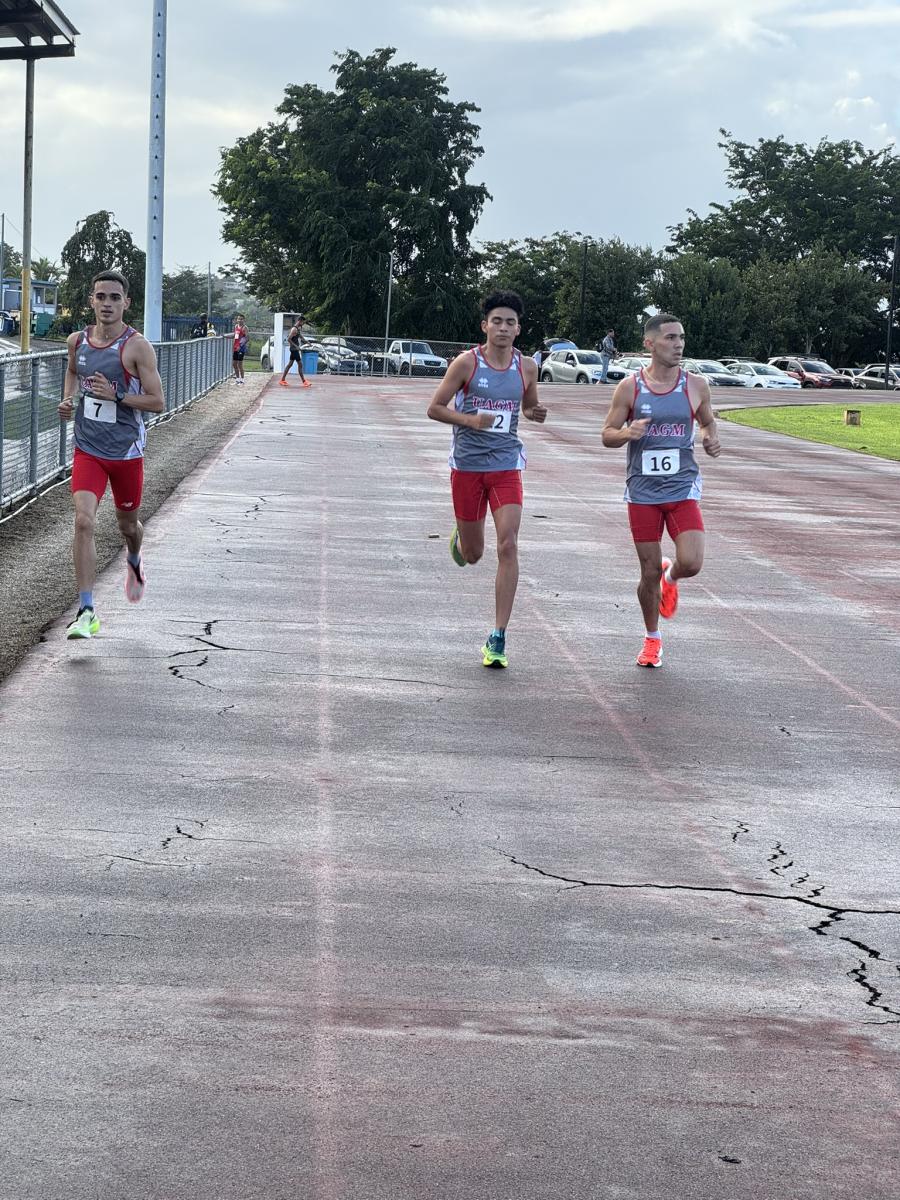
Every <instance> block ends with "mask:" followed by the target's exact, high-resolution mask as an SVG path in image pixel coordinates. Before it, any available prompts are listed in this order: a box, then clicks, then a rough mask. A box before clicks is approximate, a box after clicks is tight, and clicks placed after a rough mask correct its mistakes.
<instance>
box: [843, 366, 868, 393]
mask: <svg viewBox="0 0 900 1200" xmlns="http://www.w3.org/2000/svg"><path fill="white" fill-rule="evenodd" d="M865 369H866V368H865V367H838V369H837V373H838V375H843V376H844V378H845V379H846V380H847V382H848V383H849V384H850V386H851V387H852V388H858V387H859V386H860V384H859V383H858V382H857V379H858V376H860V375H862V373H863V371H864V370H865Z"/></svg>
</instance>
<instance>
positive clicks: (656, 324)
mask: <svg viewBox="0 0 900 1200" xmlns="http://www.w3.org/2000/svg"><path fill="white" fill-rule="evenodd" d="M680 324H681V317H673V316H672V314H671V313H657V314H656V316H655V317H651V318H650V320H649V321H645V322H644V337H646V336H647V335H648V334H650V333H656V331H657V329H662V327H663V325H680Z"/></svg>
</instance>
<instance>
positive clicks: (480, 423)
mask: <svg viewBox="0 0 900 1200" xmlns="http://www.w3.org/2000/svg"><path fill="white" fill-rule="evenodd" d="M496 417H497V414H496V413H492V412H479V413H475V424H474V425H473V426H472V428H473V429H493V427H494V421H495V419H496Z"/></svg>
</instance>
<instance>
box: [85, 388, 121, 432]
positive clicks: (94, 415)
mask: <svg viewBox="0 0 900 1200" xmlns="http://www.w3.org/2000/svg"><path fill="white" fill-rule="evenodd" d="M84 415H85V416H86V417H87V419H88V420H89V421H99V422H100V423H101V424H102V425H115V423H116V402H115V400H101V399H100V397H99V396H92V395H90V393H85V397H84Z"/></svg>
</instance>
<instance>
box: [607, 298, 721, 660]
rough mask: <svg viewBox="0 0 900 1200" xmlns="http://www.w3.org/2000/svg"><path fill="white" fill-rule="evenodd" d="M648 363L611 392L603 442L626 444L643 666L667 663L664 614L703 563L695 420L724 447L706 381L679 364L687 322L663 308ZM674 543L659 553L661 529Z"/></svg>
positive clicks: (651, 333)
mask: <svg viewBox="0 0 900 1200" xmlns="http://www.w3.org/2000/svg"><path fill="white" fill-rule="evenodd" d="M644 345H645V346H646V348H647V349H648V350H649V351H650V366H649V368H645V369H642V370H641V371H639V372H638V373H637V374H636V375H631V376H626V377H625V378H624V379H623V380H622V381H621V382H620V383H619V384H618V385H617V386H616V390H615V391H614V392H613V398H612V404H611V405H610V409H609V414H608V415H607V418H606V424H605V425H604V427H603V445H604V446H613V447H615V446H627V447H628V455H627V467H626V485H625V499H626V501H627V502H628V520H629V523H630V525H631V533H632V536H633V538H634V547H635V550H636V551H637V556H638V560H639V562H640V567H641V581H640V583H639V584H638V593H637V594H638V600H639V601H640V605H641V612H642V613H643V616H644V624H645V626H646V630H647V633H646V637H645V638H644V645H643V648H642V649H641V652H640V654H639V655H638V657H637V663H638V666H641V667H661V666H662V639H661V637H660V633H659V618H660V617H666V618H668V617H673V616H674V615H675V609H676V608H677V606H678V580H679V579H688V578H690V577H691V576H692V575H696V574H698V572H699V571H700V568H701V567H702V566H703V550H704V531H703V517H702V515H701V512H700V505H699V503H698V501H699V499H700V495H701V492H702V480H701V478H700V469H699V467H698V466H697V461H696V459H695V458H694V422H695V421H696V422H697V423H698V424H699V426H700V436H701V438H702V440H703V449H704V450H705V451H706V453H707V454H709V455H710V456H711V457H712V458H717V457H718V455H719V454H720V453H721V447H720V445H719V438H718V435H717V433H716V422H715V418H714V417H713V411H712V404H711V402H710V394H709V384H708V383H707V381H706V380H705V379H703V378H702V377H701V376H699V375H690V376H689V375H688V373H687V371H685V370H683V369H682V366H681V359H682V356H683V354H684V329H683V328H682V326H681V322H680V321H679V320H678V318H677V317H673V316H671V315H670V314H668V313H660V314H659V315H658V316H655V317H651V319H650V320H649V321H648V322H647V323H646V325H645V326H644ZM664 527H665V528H666V529H667V530H668V532H669V536H670V537H671V538H672V540H673V541H674V543H675V561H674V562H671V561H670V560H669V559H668V558H663V557H662V550H661V541H662V534H663V528H664Z"/></svg>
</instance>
